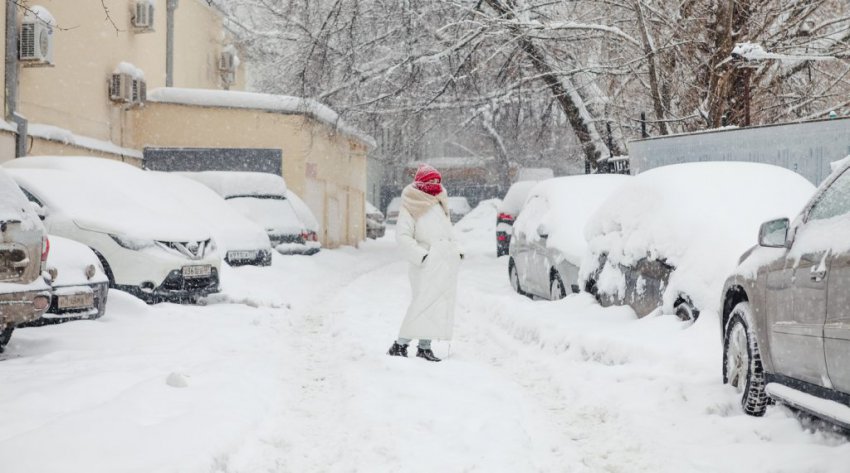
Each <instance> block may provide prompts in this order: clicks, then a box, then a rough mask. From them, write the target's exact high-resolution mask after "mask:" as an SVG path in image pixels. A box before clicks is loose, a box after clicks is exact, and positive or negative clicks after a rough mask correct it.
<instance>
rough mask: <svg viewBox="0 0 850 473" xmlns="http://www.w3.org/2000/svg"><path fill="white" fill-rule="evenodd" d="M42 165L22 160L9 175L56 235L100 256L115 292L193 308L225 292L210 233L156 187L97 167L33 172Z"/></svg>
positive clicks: (46, 225)
mask: <svg viewBox="0 0 850 473" xmlns="http://www.w3.org/2000/svg"><path fill="white" fill-rule="evenodd" d="M36 159H37V158H24V159H17V160H14V161H12V163H16V165H14V166H15V167H16V168H15V169H7V172H8V173H9V174H10V175H11V176H12V178H13V179H15V181H16V182H17V183H18V185H19V186H20V187H21V189H22V190H23V191H24V193H25V194H26V195H27V197H28V198H29V199H30V201H31V202H33V203H34V204H35V205H36V206H38V208H39V209H40V213H41V214H42V215H43V216H44V225H45V227H47V230H48V231H49V232H50V233H52V234H55V235H59V236H63V237H65V238H69V239H71V240H75V241H78V242H80V243H83V244H85V245H86V246H88V247H89V248H91V249H92V250H94V252H95V254H96V255H97V257H98V259H99V260H100V261H101V263H102V264H103V267H104V271H105V272H106V275H107V277H108V278H109V283H110V287H114V288H116V289H120V290H123V291H126V292H129V293H131V294H133V295H135V296H137V297H139V298H141V299H143V300H144V301H146V302H148V303H156V302H161V301H176V302H193V301H196V300H198V299H200V298H202V297H204V296H206V295H208V294H211V293H214V292H218V291H219V276H218V275H219V268H220V265H221V258H220V256H219V254H218V252H217V251H216V247H215V242H214V241H213V239H212V237H211V233H210V231H209V230H207V229H206V227H204V226H203V225H202V224H201V223H200V222H198V221H196V220H195V219H193V218H192V217H191V215H186V214H185V213H182V212H180V211H179V209H178V210H175V207H177V206H175V205H174V202H173V201H168V200H167V199H165V198H163V197H162V193H161V192H160V191H161V190H160V189H157V188H156V185H155V184H154V183H153V181H148V180H145V181H142V180H137V179H136V178H131V177H128V174H127V173H125V172H124V171H123V170H120V171H118V172H106V171H104V170H101V169H95V168H94V167H91V168H84V169H83V170H80V171H71V170H65V169H39V168H37V167H36V168H32V169H30V168H26V165H27V164H29V163H27V161H28V160H36ZM58 159H74V158H64V157H63V158H58ZM90 159H99V158H90ZM7 164H10V163H4V167H6V166H7ZM32 164H33V165H34V166H39V165H42V164H44V163H37V162H32ZM114 164H116V165H122V166H128V165H125V164H122V163H117V162H116V163H114ZM138 172H140V173H141V172H142V171H138ZM143 183H146V184H143Z"/></svg>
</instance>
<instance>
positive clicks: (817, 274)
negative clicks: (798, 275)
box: [809, 266, 826, 282]
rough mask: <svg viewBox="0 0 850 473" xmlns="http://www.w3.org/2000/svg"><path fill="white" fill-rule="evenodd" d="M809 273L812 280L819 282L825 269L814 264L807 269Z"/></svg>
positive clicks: (824, 273) (822, 278)
mask: <svg viewBox="0 0 850 473" xmlns="http://www.w3.org/2000/svg"><path fill="white" fill-rule="evenodd" d="M809 275H810V276H811V278H812V281H815V282H821V281H823V280H824V278H825V277H826V269H824V268H819V267H817V266H814V267H812V269H811V270H810V271H809Z"/></svg>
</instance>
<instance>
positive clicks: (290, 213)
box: [227, 195, 304, 235]
mask: <svg viewBox="0 0 850 473" xmlns="http://www.w3.org/2000/svg"><path fill="white" fill-rule="evenodd" d="M227 201H228V202H230V204H231V205H233V206H234V207H235V208H237V209H238V210H239V211H240V212H242V214H243V215H245V216H246V217H248V218H250V219H251V220H253V221H255V222H257V223H258V224H260V225H261V226H262V227H263V228H264V229H265V230H266V231H267V232H270V233H274V234H281V235H292V234H300V233H301V231H302V230H303V229H304V226H303V225H302V224H301V222H300V221H299V220H298V216H296V215H295V210H294V209H293V208H292V205H290V203H289V201H288V200H286V198H284V197H282V196H279V195H262V196H236V197H229V198H228V199H227Z"/></svg>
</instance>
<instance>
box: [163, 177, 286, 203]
mask: <svg viewBox="0 0 850 473" xmlns="http://www.w3.org/2000/svg"><path fill="white" fill-rule="evenodd" d="M180 174H181V175H183V176H186V177H189V178H191V179H194V180H196V181H198V182H200V183H202V184H204V185H206V186H207V187H209V188H210V189H212V190H214V191H216V192H217V193H218V195H220V196H222V197H224V198H225V199H228V198H232V197H235V196H239V197H248V196H278V197H282V198H286V181H285V180H284V179H283V177H281V176H280V175H278V174H271V173H267V172H248V171H202V172H181V173H180Z"/></svg>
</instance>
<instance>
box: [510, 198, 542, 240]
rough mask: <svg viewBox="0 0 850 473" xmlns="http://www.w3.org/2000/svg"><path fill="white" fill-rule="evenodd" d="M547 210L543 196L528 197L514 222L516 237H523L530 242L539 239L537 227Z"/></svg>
mask: <svg viewBox="0 0 850 473" xmlns="http://www.w3.org/2000/svg"><path fill="white" fill-rule="evenodd" d="M547 208H548V205H547V204H546V199H545V198H544V197H543V196H541V195H535V196H532V197H530V198H529V199H528V201H527V202H526V203H525V205H524V206H523V207H522V210H521V211H520V213H519V216H518V217H517V219H516V222H514V227H513V229H514V231H515V232H517V234H518V235H523V236H525V237H526V238H529V239H531V240H536V239H537V238H539V237H538V235H537V226H538V225H540V221H541V220H542V219H543V216H544V215H545V214H546V210H547Z"/></svg>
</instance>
